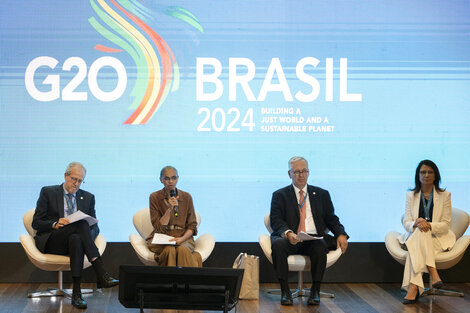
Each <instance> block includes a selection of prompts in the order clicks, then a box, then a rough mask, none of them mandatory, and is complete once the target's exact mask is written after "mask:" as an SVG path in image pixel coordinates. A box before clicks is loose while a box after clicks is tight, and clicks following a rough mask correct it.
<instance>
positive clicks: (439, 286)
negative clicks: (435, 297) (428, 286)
mask: <svg viewBox="0 0 470 313" xmlns="http://www.w3.org/2000/svg"><path fill="white" fill-rule="evenodd" d="M443 285H444V284H443V283H442V280H439V281H436V282H435V283H434V284H432V288H433V289H441V288H442V286H443Z"/></svg>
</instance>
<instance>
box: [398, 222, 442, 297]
mask: <svg viewBox="0 0 470 313" xmlns="http://www.w3.org/2000/svg"><path fill="white" fill-rule="evenodd" d="M405 244H406V247H407V249H408V254H407V256H406V262H405V270H404V272H403V283H402V288H403V289H405V290H408V288H409V286H410V283H412V284H415V285H417V286H418V288H419V293H420V294H421V293H423V291H424V283H423V273H428V266H430V267H436V262H435V255H436V254H437V253H439V252H442V251H443V249H442V247H441V245H440V243H439V240H437V238H436V237H433V236H432V235H431V231H428V232H422V231H420V230H419V229H418V228H416V229H415V231H414V232H413V234H411V236H410V237H409V238H408V240H407V241H406V242H405Z"/></svg>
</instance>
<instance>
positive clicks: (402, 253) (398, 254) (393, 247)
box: [385, 208, 470, 297]
mask: <svg viewBox="0 0 470 313" xmlns="http://www.w3.org/2000/svg"><path fill="white" fill-rule="evenodd" d="M402 219H403V216H402ZM469 223H470V217H469V215H468V214H467V213H466V212H465V211H462V210H459V209H456V208H452V218H451V222H450V229H451V230H452V231H453V232H454V234H455V237H456V239H457V240H456V242H455V244H454V247H453V248H452V249H451V250H450V251H444V252H441V253H438V254H437V255H436V268H437V269H442V270H444V269H448V268H451V267H453V266H454V265H456V264H457V263H459V261H460V260H461V259H462V257H463V255H464V254H465V250H467V247H468V245H469V244H470V236H464V233H465V231H466V230H467V227H468V225H469ZM398 236H400V233H399V232H397V231H391V232H389V233H388V234H387V235H386V236H385V247H387V250H388V252H389V253H390V255H391V256H392V257H393V258H394V259H395V260H396V261H397V262H399V263H400V264H402V265H405V260H406V255H407V253H408V251H406V250H405V249H403V247H402V246H401V245H400V243H399V242H398ZM430 286H431V283H430ZM424 294H425V295H448V296H459V297H463V296H464V294H463V293H462V292H456V291H451V290H445V289H433V288H432V286H431V287H430V288H427V289H426V290H425V292H424Z"/></svg>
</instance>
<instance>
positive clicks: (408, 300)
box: [403, 290, 419, 304]
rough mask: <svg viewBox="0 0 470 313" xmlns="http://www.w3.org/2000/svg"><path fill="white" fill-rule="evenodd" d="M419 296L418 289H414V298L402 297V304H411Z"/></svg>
mask: <svg viewBox="0 0 470 313" xmlns="http://www.w3.org/2000/svg"><path fill="white" fill-rule="evenodd" d="M418 298H419V290H418V291H416V297H415V298H414V299H403V304H413V303H416V302H417V301H418Z"/></svg>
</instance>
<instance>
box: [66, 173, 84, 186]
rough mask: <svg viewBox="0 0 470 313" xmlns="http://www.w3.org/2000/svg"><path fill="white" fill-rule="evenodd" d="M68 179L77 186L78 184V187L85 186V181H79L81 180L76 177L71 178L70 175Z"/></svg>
mask: <svg viewBox="0 0 470 313" xmlns="http://www.w3.org/2000/svg"><path fill="white" fill-rule="evenodd" d="M67 176H68V177H70V179H71V180H72V181H73V182H74V183H75V184H78V185H81V184H84V183H85V181H84V180H83V179H79V178H76V177H72V176H70V174H67Z"/></svg>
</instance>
